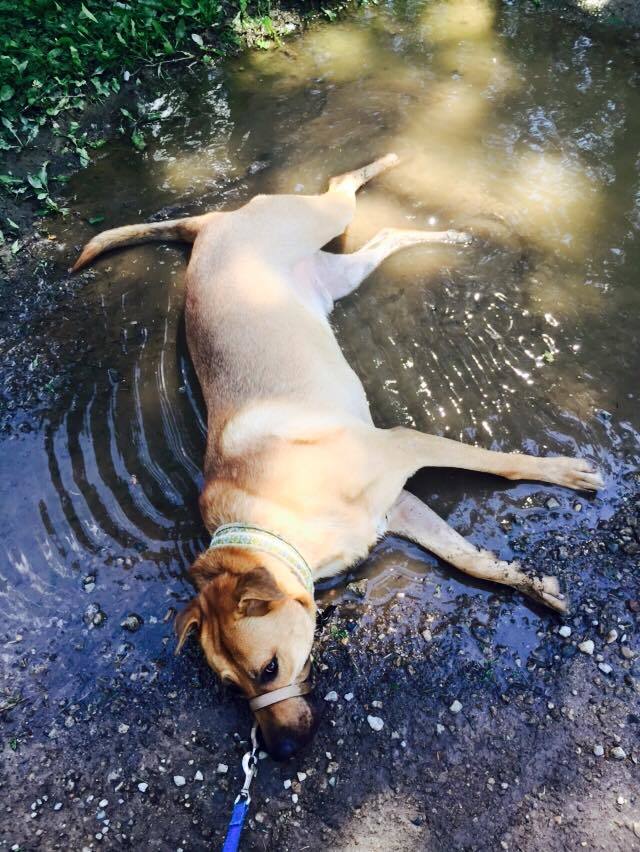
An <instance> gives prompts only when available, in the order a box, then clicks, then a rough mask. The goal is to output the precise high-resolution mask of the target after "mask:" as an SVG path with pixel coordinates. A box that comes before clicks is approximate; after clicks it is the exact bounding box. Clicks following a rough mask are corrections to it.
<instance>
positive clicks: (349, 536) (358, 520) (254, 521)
mask: <svg viewBox="0 0 640 852" xmlns="http://www.w3.org/2000/svg"><path fill="white" fill-rule="evenodd" d="M314 508H317V507H314ZM200 510H201V513H202V518H203V520H204V522H205V525H206V527H207V529H208V530H209V532H210V533H211V534H212V535H213V534H214V532H215V530H216V529H217V528H218V527H220V526H223V525H225V524H233V523H242V524H248V525H251V526H255V527H258V528H260V529H262V530H266V531H267V532H268V533H272V534H274V535H276V536H278V537H279V538H281V539H284V540H285V541H286V542H288V543H289V544H290V545H291V546H292V547H293V548H295V550H296V551H298V552H299V553H300V555H301V556H302V557H303V559H304V561H305V562H306V563H307V565H308V566H309V568H310V569H311V574H312V577H313V579H314V580H319V579H321V578H323V577H331V576H334V575H335V574H338V573H339V572H340V571H343V570H345V569H346V568H348V567H349V566H350V565H352V564H354V563H355V562H357V561H359V560H360V559H363V558H364V557H365V556H366V554H367V553H368V551H369V549H370V548H371V547H372V545H373V544H375V542H376V541H377V539H378V538H379V537H380V535H381V534H383V533H384V530H383V529H382V528H381V527H380V523H379V521H376V522H372V519H371V518H369V516H368V515H367V514H366V513H361V512H355V513H353V512H352V513H351V514H350V515H348V516H347V517H345V516H344V514H342V513H340V512H337V511H334V510H333V507H329V506H327V507H325V511H324V512H323V511H321V512H314V513H313V515H311V514H310V513H307V512H305V511H297V506H296V505H295V504H293V503H292V504H291V505H286V503H285V502H284V501H282V502H280V501H278V502H276V501H274V500H270V499H267V498H265V497H262V496H260V495H258V494H255V493H254V494H250V493H248V492H247V491H245V490H244V489H239V488H236V489H230V488H229V487H228V485H226V486H225V487H220V486H219V485H218V482H217V481H216V480H212V481H211V482H210V483H209V484H208V485H207V487H206V488H205V490H204V492H203V494H202V496H201V498H200ZM283 571H284V572H286V571H287V569H286V568H284V567H283Z"/></svg>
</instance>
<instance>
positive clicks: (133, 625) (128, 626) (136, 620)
mask: <svg viewBox="0 0 640 852" xmlns="http://www.w3.org/2000/svg"><path fill="white" fill-rule="evenodd" d="M143 624H144V621H143V620H142V618H141V617H140V616H139V615H137V613H135V612H132V613H130V614H129V615H128V616H127V617H126V618H125V619H124V620H123V621H121V622H120V627H122V628H124V629H125V630H128V631H129V633H135V632H136V630H140V628H141V627H142V625H143Z"/></svg>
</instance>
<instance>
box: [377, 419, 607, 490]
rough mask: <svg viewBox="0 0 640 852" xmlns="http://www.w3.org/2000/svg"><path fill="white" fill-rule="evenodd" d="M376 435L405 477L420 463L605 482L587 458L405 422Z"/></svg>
mask: <svg viewBox="0 0 640 852" xmlns="http://www.w3.org/2000/svg"><path fill="white" fill-rule="evenodd" d="M376 437H377V439H378V440H382V441H383V442H384V443H385V444H386V452H387V453H388V458H389V462H390V463H394V464H396V465H399V466H401V467H402V470H403V472H405V473H406V479H408V478H409V477H410V476H412V475H413V474H414V473H415V472H416V471H417V470H419V469H420V468H421V467H457V468H460V469H461V470H476V471H478V472H479V473H492V474H494V475H495V476H503V477H505V479H533V480H537V481H539V482H551V483H553V484H554V485H564V486H565V487H566V488H575V489H576V490H577V491H597V490H598V489H599V488H602V487H603V484H604V483H603V481H602V477H601V476H600V474H599V473H598V471H597V470H596V469H595V468H594V466H593V465H592V464H591V463H590V462H588V461H586V460H585V459H579V458H578V459H576V458H571V457H570V456H548V457H546V458H539V457H538V456H529V455H525V454H524V453H500V452H495V451H494V450H485V449H483V448H482V447H474V446H473V445H472V444H463V443H461V442H460V441H453V440H451V438H441V437H439V436H438V435H427V434H425V433H424V432H418V431H417V430H416V429H408V428H406V427H404V426H398V427H395V428H393V429H387V430H381V429H378V430H377V436H376ZM406 479H405V481H406Z"/></svg>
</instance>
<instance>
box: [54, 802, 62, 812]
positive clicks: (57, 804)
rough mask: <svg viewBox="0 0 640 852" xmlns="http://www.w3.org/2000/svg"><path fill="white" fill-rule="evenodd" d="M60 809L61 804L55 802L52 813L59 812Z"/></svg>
mask: <svg viewBox="0 0 640 852" xmlns="http://www.w3.org/2000/svg"><path fill="white" fill-rule="evenodd" d="M61 807H62V802H56V803H55V805H54V806H53V809H54V811H59V810H60V808H61Z"/></svg>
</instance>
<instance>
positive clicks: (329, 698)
mask: <svg viewBox="0 0 640 852" xmlns="http://www.w3.org/2000/svg"><path fill="white" fill-rule="evenodd" d="M324 700H325V701H337V700H338V693H337V692H336V691H335V689H332V690H331V692H327V694H326V695H325V697H324Z"/></svg>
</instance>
